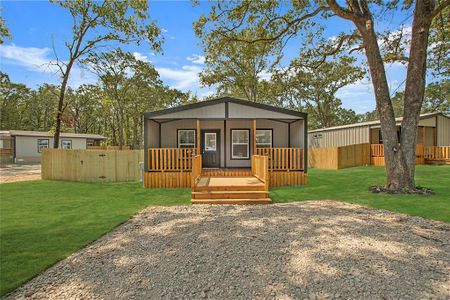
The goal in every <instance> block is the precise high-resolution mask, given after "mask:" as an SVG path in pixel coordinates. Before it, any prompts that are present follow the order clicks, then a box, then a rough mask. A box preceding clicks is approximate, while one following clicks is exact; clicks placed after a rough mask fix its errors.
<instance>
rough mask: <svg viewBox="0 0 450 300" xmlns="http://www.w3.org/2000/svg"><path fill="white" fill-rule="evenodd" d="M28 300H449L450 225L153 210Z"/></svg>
mask: <svg viewBox="0 0 450 300" xmlns="http://www.w3.org/2000/svg"><path fill="white" fill-rule="evenodd" d="M424 201H425V199H424ZM23 296H26V297H32V298H36V299H47V298H48V299H74V298H76V299H91V298H98V299H133V298H135V299H160V298H165V299H178V298H183V299H198V298H214V299H245V298H253V299H265V298H269V299H270V298H275V299H304V298H307V299H327V298H358V299H392V298H402V299H408V298H414V299H419V298H421V299H424V298H440V299H448V297H450V225H448V224H445V223H439V222H432V221H427V220H424V219H421V218H415V217H407V216H404V215H398V214H393V213H389V212H386V211H380V210H375V209H369V208H364V207H361V206H356V205H350V204H344V203H339V202H333V201H310V202H303V203H290V204H274V205H267V206H181V207H180V206H178V207H160V208H148V209H146V210H144V211H142V212H141V213H140V214H138V215H136V216H135V217H134V218H132V219H131V220H130V221H128V222H126V223H125V224H123V225H122V226H120V227H118V228H117V229H115V230H114V231H112V232H111V233H109V234H107V235H105V236H104V237H102V238H100V239H99V240H98V241H96V242H95V243H93V244H92V245H90V246H88V247H87V248H85V249H83V250H81V251H79V252H78V253H76V254H74V255H72V256H70V257H69V258H67V259H66V260H64V261H62V262H60V263H58V264H57V265H55V266H54V267H52V268H50V269H49V270H47V271H46V272H44V273H43V274H41V275H40V276H38V277H36V278H35V279H33V280H32V281H30V282H29V283H28V284H26V285H25V286H24V287H22V288H20V289H19V290H17V291H16V292H15V293H14V294H13V295H10V297H11V298H21V297H23Z"/></svg>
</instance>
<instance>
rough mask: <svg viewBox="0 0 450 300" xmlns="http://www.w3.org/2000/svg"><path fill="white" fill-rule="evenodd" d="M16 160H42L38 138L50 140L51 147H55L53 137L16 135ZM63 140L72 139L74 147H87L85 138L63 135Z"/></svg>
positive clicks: (25, 161) (26, 161)
mask: <svg viewBox="0 0 450 300" xmlns="http://www.w3.org/2000/svg"><path fill="white" fill-rule="evenodd" d="M15 139H16V161H17V162H24V163H28V162H40V161H41V153H39V152H38V145H37V143H38V140H40V139H47V140H49V148H53V138H50V137H48V138H47V137H34V136H33V137H32V136H16V137H15ZM62 140H71V141H72V149H86V139H85V138H66V137H61V138H60V141H62Z"/></svg>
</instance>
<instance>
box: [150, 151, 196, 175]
mask: <svg viewBox="0 0 450 300" xmlns="http://www.w3.org/2000/svg"><path fill="white" fill-rule="evenodd" d="M194 155H195V148H148V149H147V170H148V171H188V170H191V169H192V158H193V156H194Z"/></svg>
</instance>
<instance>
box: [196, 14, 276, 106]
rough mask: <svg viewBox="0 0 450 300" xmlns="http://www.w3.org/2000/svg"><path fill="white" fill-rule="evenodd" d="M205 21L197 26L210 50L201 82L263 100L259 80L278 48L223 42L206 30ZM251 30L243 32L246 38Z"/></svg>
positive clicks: (199, 33)
mask: <svg viewBox="0 0 450 300" xmlns="http://www.w3.org/2000/svg"><path fill="white" fill-rule="evenodd" d="M204 25H205V24H203V23H201V22H197V24H196V26H195V32H196V34H197V36H198V37H199V38H201V40H202V42H203V43H202V45H204V49H203V51H204V52H205V54H206V58H205V64H206V67H205V68H204V69H203V70H202V72H201V73H200V82H201V83H202V84H203V85H205V86H213V85H216V90H217V92H218V93H219V94H228V95H234V96H239V97H243V98H246V99H247V100H249V101H253V102H257V101H262V100H263V99H262V98H261V97H260V95H259V86H260V85H259V82H260V81H261V79H262V78H261V77H262V75H263V74H264V73H265V72H267V71H268V70H269V69H271V66H272V65H273V64H274V63H275V62H269V56H270V55H271V54H272V55H273V54H275V53H276V49H274V47H271V45H270V44H267V43H255V44H245V43H239V42H236V41H229V42H228V43H224V44H221V43H218V40H217V37H216V36H215V35H213V34H211V33H210V32H207V31H205V30H203V29H204V28H203V26H204ZM251 34H252V33H249V32H243V33H242V36H243V37H244V38H245V37H246V36H250V35H251Z"/></svg>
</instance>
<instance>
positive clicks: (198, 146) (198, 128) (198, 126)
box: [196, 119, 200, 155]
mask: <svg viewBox="0 0 450 300" xmlns="http://www.w3.org/2000/svg"><path fill="white" fill-rule="evenodd" d="M196 154H197V155H199V154H200V120H199V119H197V153H196Z"/></svg>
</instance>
